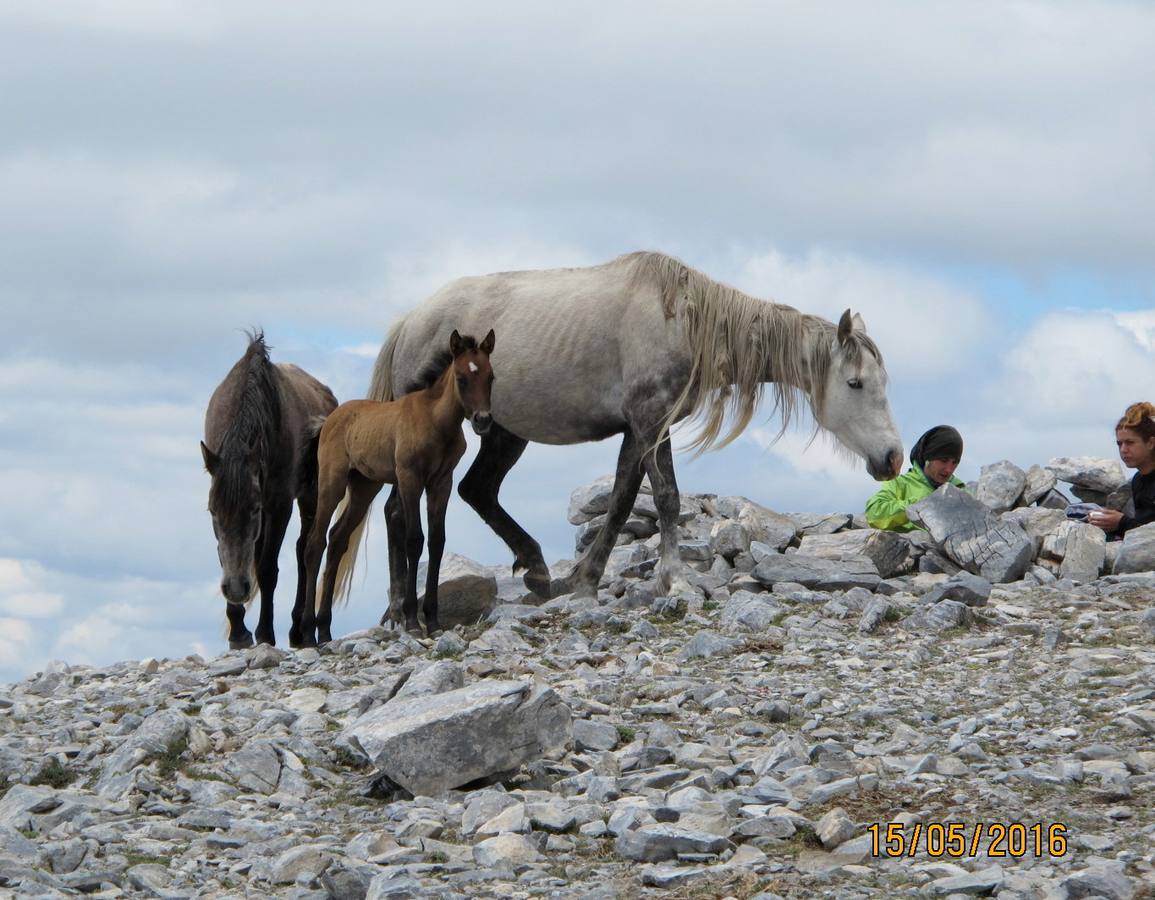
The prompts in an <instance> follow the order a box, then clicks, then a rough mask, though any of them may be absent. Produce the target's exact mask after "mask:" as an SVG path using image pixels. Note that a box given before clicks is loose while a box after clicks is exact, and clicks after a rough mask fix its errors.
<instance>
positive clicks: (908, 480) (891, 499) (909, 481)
mask: <svg viewBox="0 0 1155 900" xmlns="http://www.w3.org/2000/svg"><path fill="white" fill-rule="evenodd" d="M950 483H951V484H953V485H954V486H955V487H964V484H963V482H961V481H959V480H958V479H957V478H955V477H954V476H953V475H952V476H951V477H950ZM934 491H935V488H934V485H932V484H931V483H930V481H928V480H927V477H926V476H925V475H924V474H922V469H920V468H919V467H918V466H911V467H910V468H909V469H907V471H905V472H904V473H903V474H901V475H899V476H898V477H897V478H895V479H892V480H891V481H886V482H883V484H882V487H881V488H880V489H879V491H878V493H877V494H875V495H874V496H873V497H871V498H870V500H868V501H867V503H866V521H867V522H868V523H870V525H871V527H872V528H882V529H885V530H886V531H914V530H915V529H916V528H917V527H918V526H917V525H915V524H914V523H913V522H911V521H910V519H908V518H907V517H906V508H907V507H908V506H910V505H911V504H912V503H917V502H918V501H919V500H922V499H923V498H924V497H929V496H930V495H931V494H933V493H934Z"/></svg>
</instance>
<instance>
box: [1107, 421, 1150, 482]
mask: <svg viewBox="0 0 1155 900" xmlns="http://www.w3.org/2000/svg"><path fill="white" fill-rule="evenodd" d="M1115 445H1116V446H1117V447H1118V448H1119V459H1121V460H1123V465H1125V466H1126V467H1127V468H1128V469H1138V470H1139V471H1140V472H1143V473H1144V474H1147V473H1148V472H1150V471H1151V470H1152V469H1155V438H1148V439H1147V440H1143V436H1142V435H1140V434H1139V432H1137V431H1132V430H1131V429H1130V428H1118V429H1116V430H1115Z"/></svg>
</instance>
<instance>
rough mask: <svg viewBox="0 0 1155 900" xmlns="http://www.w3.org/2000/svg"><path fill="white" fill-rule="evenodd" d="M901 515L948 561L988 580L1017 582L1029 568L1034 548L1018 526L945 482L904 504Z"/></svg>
mask: <svg viewBox="0 0 1155 900" xmlns="http://www.w3.org/2000/svg"><path fill="white" fill-rule="evenodd" d="M907 515H908V516H909V517H910V520H911V521H912V522H914V523H915V524H917V525H921V526H922V527H923V528H925V529H926V530H927V531H928V532H930V535H931V537H932V538H934V540H935V543H936V544H937V545H938V547H939V548H940V549H941V550H942V551H943V552H944V553H945V554H946V555H947V556H948V557H949V558H950V559H951V560H953V561H954V562H956V563H958V565H960V566H961V567H962V568H964V569H966V570H967V571H968V572H972V573H974V574H976V575H982V576H983V577H984V578H986V579H987V580H988V581H991V582H994V583H1004V582H1009V581H1017V580H1018V579H1019V578H1022V576H1023V574H1024V573H1025V572H1026V571H1027V568H1028V567H1029V566H1030V564H1031V559H1032V557H1033V555H1034V544H1033V542H1032V541H1031V539H1030V538H1029V537H1027V534H1026V532H1025V531H1023V529H1022V527H1021V526H1019V525H1018V524H1016V523H1014V522H1010V521H1000V520H999V519H997V518H996V517H995V516H994V514H993V513H991V511H990V510H989V509H987V507H986V506H984V505H983V504H982V503H980V502H979V501H978V500H976V499H975V498H974V497H972V496H970V495H969V494H968V493H966V492H965V491H963V490H960V489H959V488H957V487H955V486H954V485H950V484H945V485H943V486H942V487H941V488H939V489H938V490H937V491H935V492H934V493H933V494H931V495H930V496H929V497H927V498H926V499H924V500H920V501H919V502H918V503H915V504H914V505H912V506H910V507H909V508H908V509H907Z"/></svg>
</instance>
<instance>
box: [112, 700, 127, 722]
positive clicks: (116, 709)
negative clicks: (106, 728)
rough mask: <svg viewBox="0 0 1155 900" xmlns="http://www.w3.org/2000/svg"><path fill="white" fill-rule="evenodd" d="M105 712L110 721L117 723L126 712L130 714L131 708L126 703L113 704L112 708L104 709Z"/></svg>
mask: <svg viewBox="0 0 1155 900" xmlns="http://www.w3.org/2000/svg"><path fill="white" fill-rule="evenodd" d="M106 709H107V711H108V712H109V713H110V714H111V716H112V721H113V722H114V723H115V722H119V721H120V720H121V718H123V716H124V714H125V713H126V712H130V711H131V710H132V707H131V706H129V705H128V704H127V703H114V704H113V705H112V706H109V707H106Z"/></svg>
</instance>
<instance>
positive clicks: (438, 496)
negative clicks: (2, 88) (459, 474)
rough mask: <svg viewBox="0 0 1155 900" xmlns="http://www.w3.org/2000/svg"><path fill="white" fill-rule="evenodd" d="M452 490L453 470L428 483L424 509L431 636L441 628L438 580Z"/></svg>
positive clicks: (427, 626)
mask: <svg viewBox="0 0 1155 900" xmlns="http://www.w3.org/2000/svg"><path fill="white" fill-rule="evenodd" d="M452 491H453V472H452V470H450V472H449V474H447V475H446V476H445V477H444V478H442V479H440V480H439V481H436V482H434V483H433V484H431V485H429V487H428V488H426V491H425V509H426V512H427V515H428V517H429V571H428V573H427V575H426V578H425V609H424V612H425V633H426V634H428V635H429V636H431V637H432V635H433V632H435V631H440V630H441V623H440V621H439V620H438V615H437V581H438V579H439V578H440V576H441V557H442V555H443V554H444V553H445V511H446V510H447V509H448V508H449V495H450V493H452Z"/></svg>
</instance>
